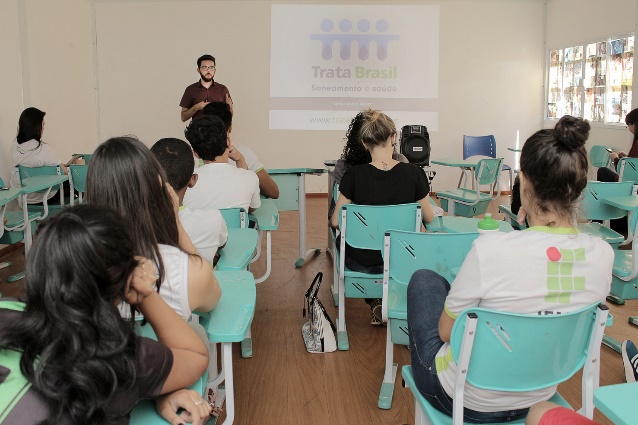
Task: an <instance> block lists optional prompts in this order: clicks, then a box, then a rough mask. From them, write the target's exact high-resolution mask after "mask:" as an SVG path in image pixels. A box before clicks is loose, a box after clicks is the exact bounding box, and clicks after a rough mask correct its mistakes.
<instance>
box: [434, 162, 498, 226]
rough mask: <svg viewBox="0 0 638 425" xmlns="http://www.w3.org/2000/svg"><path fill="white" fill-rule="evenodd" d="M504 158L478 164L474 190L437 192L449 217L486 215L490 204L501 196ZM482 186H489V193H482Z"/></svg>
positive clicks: (463, 189)
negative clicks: (500, 177) (501, 174)
mask: <svg viewBox="0 0 638 425" xmlns="http://www.w3.org/2000/svg"><path fill="white" fill-rule="evenodd" d="M502 161H503V160H502V158H496V159H481V160H480V161H478V163H477V164H476V168H475V169H474V176H475V178H476V184H475V185H474V188H473V189H465V188H458V189H452V190H444V191H441V192H437V193H436V196H437V197H438V198H439V199H441V207H442V208H443V209H444V210H445V211H447V212H448V215H462V216H464V217H474V216H476V215H481V214H485V211H487V207H488V205H489V203H490V202H491V201H492V200H493V199H496V198H498V197H499V196H500V195H501V189H500V187H499V184H498V180H499V175H500V171H501V164H502ZM481 186H487V187H488V191H487V193H484V192H481Z"/></svg>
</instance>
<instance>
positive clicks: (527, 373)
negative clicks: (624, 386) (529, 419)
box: [402, 304, 608, 425]
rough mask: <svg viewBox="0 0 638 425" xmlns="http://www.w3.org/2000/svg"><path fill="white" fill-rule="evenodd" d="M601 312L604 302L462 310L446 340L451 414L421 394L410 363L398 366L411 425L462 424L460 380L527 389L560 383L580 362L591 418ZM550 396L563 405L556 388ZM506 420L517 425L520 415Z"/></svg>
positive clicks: (482, 385)
mask: <svg viewBox="0 0 638 425" xmlns="http://www.w3.org/2000/svg"><path fill="white" fill-rule="evenodd" d="M607 315H608V308H607V306H605V305H604V304H592V305H591V306H589V307H585V308H582V309H580V310H578V311H575V312H571V313H562V314H556V315H547V316H541V315H537V314H530V315H524V314H516V313H507V312H502V311H492V310H487V309H483V308H471V309H468V310H466V311H464V312H463V313H462V314H461V315H459V317H458V318H457V319H456V321H455V322H454V327H453V328H452V336H451V340H450V341H451V347H452V354H453V356H454V359H455V361H456V363H457V364H458V370H459V374H458V376H457V379H456V383H455V392H454V396H453V399H454V409H453V418H451V417H449V416H447V415H446V414H444V413H441V412H439V411H438V410H436V409H435V408H434V407H432V406H431V405H430V404H429V403H428V402H427V400H425V398H424V397H423V396H421V393H420V392H419V390H418V389H417V387H416V385H415V383H414V377H413V375H412V366H404V367H403V369H402V375H403V379H404V380H405V383H406V386H408V387H409V388H410V390H411V391H412V394H413V395H414V397H415V417H416V424H417V425H419V424H452V423H453V424H455V425H460V424H462V423H463V392H464V388H465V384H466V382H467V383H469V384H471V385H473V386H475V387H477V388H482V389H488V390H495V391H514V392H521V391H533V390H538V389H541V388H547V387H551V386H554V385H557V384H559V383H561V382H564V381H566V380H568V379H569V378H571V377H572V376H573V375H574V374H575V373H576V372H578V371H579V370H580V369H581V368H583V367H584V370H583V378H582V382H583V384H582V388H583V393H582V406H583V407H582V409H581V412H580V413H581V414H583V415H584V416H587V417H588V418H590V419H591V418H592V417H593V414H594V391H595V389H596V388H597V387H598V379H599V373H600V344H601V341H602V338H603V334H604V331H605V325H606V321H607ZM541 342H542V343H541ZM550 401H553V402H555V403H558V404H561V405H564V406H568V407H569V404H567V402H566V401H565V400H564V399H563V398H562V397H561V396H560V395H559V394H558V393H556V394H555V395H554V397H552V398H551V399H550ZM506 423H507V424H523V423H525V420H524V419H522V420H518V421H512V422H506Z"/></svg>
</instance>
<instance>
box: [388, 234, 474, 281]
mask: <svg viewBox="0 0 638 425" xmlns="http://www.w3.org/2000/svg"><path fill="white" fill-rule="evenodd" d="M478 236H479V233H477V232H472V233H430V232H428V233H422V232H406V231H398V230H389V231H387V232H386V233H385V240H386V242H385V244H384V251H383V259H384V262H383V265H384V267H383V269H384V275H385V273H388V278H392V279H393V280H394V281H396V282H399V283H401V284H404V285H407V284H408V282H409V281H410V278H411V277H412V274H413V273H414V272H415V271H417V270H420V269H429V270H433V271H435V272H437V273H438V274H440V275H441V276H443V277H444V278H446V279H447V281H448V282H452V281H453V280H454V277H453V273H452V271H453V269H455V268H458V267H461V264H463V261H464V260H465V257H466V256H467V253H468V252H469V251H470V248H471V247H472V242H474V240H475V239H476V238H477V237H478ZM386 281H388V280H386Z"/></svg>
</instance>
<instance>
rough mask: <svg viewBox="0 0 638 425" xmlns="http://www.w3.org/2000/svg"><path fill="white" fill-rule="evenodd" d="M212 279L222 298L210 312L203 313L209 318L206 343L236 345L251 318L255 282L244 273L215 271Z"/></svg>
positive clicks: (248, 273) (254, 297) (253, 308)
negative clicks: (208, 341)
mask: <svg viewBox="0 0 638 425" xmlns="http://www.w3.org/2000/svg"><path fill="white" fill-rule="evenodd" d="M215 277H216V278H217V281H218V282H219V286H220V287H221V289H222V297H221V298H220V299H219V303H218V304H217V306H216V307H215V308H214V309H213V311H211V312H210V313H207V314H208V316H209V317H210V323H209V324H208V326H205V328H206V332H207V333H208V339H209V340H210V341H213V342H240V341H242V340H243V339H244V337H245V336H246V331H247V330H248V328H250V323H251V322H252V320H253V315H254V314H255V300H256V298H257V290H256V287H255V278H254V277H253V274H252V273H250V272H247V271H215Z"/></svg>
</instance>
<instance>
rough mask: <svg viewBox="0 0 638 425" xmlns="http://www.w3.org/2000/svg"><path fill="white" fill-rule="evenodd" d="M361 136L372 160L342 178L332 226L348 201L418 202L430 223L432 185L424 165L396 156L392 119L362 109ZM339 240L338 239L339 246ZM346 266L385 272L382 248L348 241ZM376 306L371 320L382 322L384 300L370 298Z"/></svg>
mask: <svg viewBox="0 0 638 425" xmlns="http://www.w3.org/2000/svg"><path fill="white" fill-rule="evenodd" d="M362 114H363V117H362V123H361V129H360V131H359V137H360V138H361V142H362V143H363V146H364V147H365V148H366V149H367V150H368V151H369V152H370V158H371V161H370V163H367V164H360V165H355V166H353V167H351V168H350V169H348V171H346V173H345V174H344V175H343V177H342V178H341V184H340V185H339V198H338V199H337V204H336V207H335V211H334V213H333V214H332V221H331V222H332V226H333V227H334V228H338V227H339V214H340V211H341V207H342V206H343V205H345V204H350V203H354V204H360V205H396V204H408V203H411V202H418V203H419V204H420V205H421V208H422V214H423V221H424V222H426V223H429V222H430V221H432V219H433V218H434V212H433V211H432V207H431V205H430V202H429V200H428V197H429V193H430V185H429V184H428V179H427V178H426V176H425V172H424V171H423V169H422V168H419V167H417V166H416V165H414V164H405V163H403V162H399V161H398V160H396V159H394V158H393V154H394V145H395V143H396V138H397V131H396V128H395V126H394V122H392V119H390V117H388V116H387V115H385V114H384V113H382V112H379V111H373V110H371V109H369V110H367V111H364V112H362ZM338 246H339V243H337V247H338ZM345 256H346V258H345V262H346V266H347V267H348V268H349V269H350V270H355V271H359V272H362V273H382V272H383V257H382V256H381V252H380V251H372V250H367V249H359V248H353V247H351V246H349V245H347V244H346V252H345ZM366 302H367V303H368V304H370V308H371V309H372V320H371V324H373V325H380V324H382V323H383V322H382V321H381V300H379V299H367V300H366Z"/></svg>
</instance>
